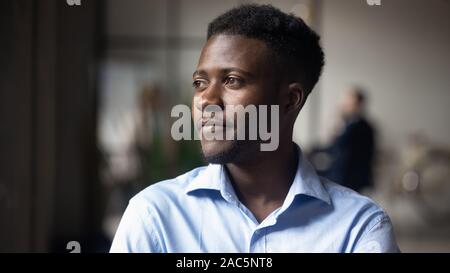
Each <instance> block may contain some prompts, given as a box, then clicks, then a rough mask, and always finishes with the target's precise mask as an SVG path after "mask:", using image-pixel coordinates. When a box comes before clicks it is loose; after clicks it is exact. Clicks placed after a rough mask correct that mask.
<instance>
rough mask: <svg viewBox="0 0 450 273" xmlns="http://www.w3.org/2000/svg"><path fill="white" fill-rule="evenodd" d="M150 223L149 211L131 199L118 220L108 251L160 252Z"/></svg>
mask: <svg viewBox="0 0 450 273" xmlns="http://www.w3.org/2000/svg"><path fill="white" fill-rule="evenodd" d="M151 224H152V223H151V217H150V215H149V213H148V212H147V211H145V210H144V207H140V206H139V203H138V202H134V201H133V200H131V201H130V203H129V204H128V207H127V208H126V210H125V212H124V214H123V216H122V219H121V220H120V224H119V227H118V228H117V231H116V234H115V236H114V239H113V242H112V245H111V249H110V253H133V252H137V253H143V252H161V250H160V247H159V244H158V240H157V237H156V236H155V234H154V231H153V229H152V227H151Z"/></svg>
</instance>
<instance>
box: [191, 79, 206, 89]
mask: <svg viewBox="0 0 450 273" xmlns="http://www.w3.org/2000/svg"><path fill="white" fill-rule="evenodd" d="M207 86H208V82H207V81H206V80H202V79H197V80H194V81H193V82H192V87H194V88H195V89H200V90H202V89H205V88H206V87H207Z"/></svg>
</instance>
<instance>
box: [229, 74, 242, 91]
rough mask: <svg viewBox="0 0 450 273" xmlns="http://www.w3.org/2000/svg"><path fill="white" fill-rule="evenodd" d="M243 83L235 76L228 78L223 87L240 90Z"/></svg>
mask: <svg viewBox="0 0 450 273" xmlns="http://www.w3.org/2000/svg"><path fill="white" fill-rule="evenodd" d="M243 83H244V81H243V80H242V79H240V78H238V77H235V76H229V77H227V78H226V79H225V85H227V86H228V87H230V88H232V89H238V88H241V87H242V85H243Z"/></svg>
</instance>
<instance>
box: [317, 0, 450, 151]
mask: <svg viewBox="0 0 450 273" xmlns="http://www.w3.org/2000/svg"><path fill="white" fill-rule="evenodd" d="M321 3H322V5H321V9H320V12H321V25H320V32H321V35H322V39H323V46H324V49H325V53H326V66H325V70H324V74H323V77H322V80H321V85H320V90H319V93H320V107H319V111H320V123H319V128H320V129H319V134H320V138H321V139H324V137H325V130H326V129H325V128H327V127H328V126H329V123H330V121H331V117H332V116H333V114H334V110H335V106H336V102H337V100H338V99H339V97H340V91H342V89H344V88H345V86H346V85H347V84H348V83H352V82H357V83H361V84H363V85H365V86H366V87H367V88H368V91H369V96H370V109H369V113H370V114H371V115H372V117H373V119H374V120H375V121H376V123H377V126H378V127H379V129H380V130H379V131H380V133H381V136H382V145H383V147H385V148H389V149H390V148H394V149H396V148H398V145H399V144H402V143H403V141H404V139H405V136H406V135H407V134H409V133H411V132H414V131H417V130H421V131H423V132H425V133H426V134H427V135H428V136H429V137H430V138H431V139H432V140H433V141H436V142H438V143H441V144H445V145H448V146H450V122H449V118H450V107H449V106H450V90H449V89H450V73H449V72H450V52H449V49H450V1H445V0H427V1H425V0H382V5H381V6H378V7H377V6H368V5H367V4H366V1H364V0H339V1H336V0H322V1H321Z"/></svg>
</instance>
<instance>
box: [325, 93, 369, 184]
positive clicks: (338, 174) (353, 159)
mask: <svg viewBox="0 0 450 273" xmlns="http://www.w3.org/2000/svg"><path fill="white" fill-rule="evenodd" d="M366 104H367V97H366V94H365V91H364V90H363V89H362V88H361V87H357V86H353V87H351V88H350V89H349V90H348V91H347V92H346V93H345V96H344V99H343V100H342V103H341V105H340V114H339V122H338V124H337V126H336V130H335V135H334V137H333V140H332V142H331V145H330V146H329V147H328V148H326V149H325V150H324V151H325V153H327V154H328V156H329V158H330V165H329V167H328V168H327V169H325V170H323V171H322V175H324V176H325V177H327V178H328V179H330V180H332V181H335V182H337V183H340V184H341V185H344V186H346V187H349V188H351V189H353V190H355V191H358V192H361V191H362V190H363V189H365V188H369V187H372V186H373V177H372V164H373V159H374V151H375V130H374V128H373V127H372V125H371V123H370V122H369V121H368V120H367V118H366V113H365V112H366V111H365V109H366Z"/></svg>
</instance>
